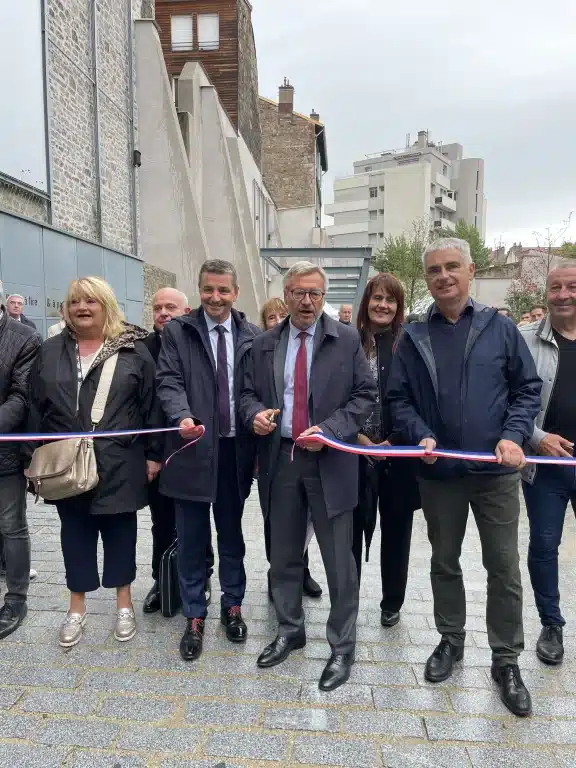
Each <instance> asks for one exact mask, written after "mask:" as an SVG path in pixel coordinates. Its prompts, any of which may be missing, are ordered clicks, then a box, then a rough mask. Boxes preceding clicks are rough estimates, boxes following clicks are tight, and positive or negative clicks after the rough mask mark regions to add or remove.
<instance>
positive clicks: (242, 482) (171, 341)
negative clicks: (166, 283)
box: [157, 260, 302, 661]
mask: <svg viewBox="0 0 576 768" xmlns="http://www.w3.org/2000/svg"><path fill="white" fill-rule="evenodd" d="M199 291H200V300H201V302H202V306H201V307H200V308H199V309H196V310H194V311H193V312H191V313H190V314H188V315H184V316H182V317H177V318H175V319H174V320H171V321H170V323H168V324H167V325H166V327H165V328H164V331H163V332H162V347H161V350H160V356H159V359H158V374H157V382H158V397H159V399H160V402H161V404H162V407H163V409H164V413H165V414H166V417H167V419H168V423H169V425H170V426H178V427H180V438H178V437H170V438H168V441H167V442H168V451H169V452H173V451H176V450H178V449H179V448H184V446H185V445H186V444H187V442H189V441H190V440H194V439H195V438H198V437H200V435H201V429H200V425H203V426H204V428H205V430H206V432H205V434H204V437H203V438H202V439H201V440H200V441H199V442H198V443H196V444H195V445H193V446H191V447H188V448H186V449H185V450H183V451H181V452H180V453H179V454H178V455H176V456H174V458H173V459H172V460H171V461H170V463H169V464H168V466H166V467H164V469H163V470H162V473H161V477H160V491H161V493H163V494H165V495H166V496H170V497H171V498H173V499H174V500H175V509H176V530H177V532H178V570H179V575H180V593H181V596H182V603H183V611H184V616H185V617H186V630H185V632H184V635H183V637H182V640H181V643H180V654H181V656H182V658H183V659H184V660H185V661H193V660H194V659H197V658H198V657H199V656H200V654H201V652H202V641H203V636H204V620H205V618H206V615H207V606H206V598H205V594H204V583H205V579H206V548H207V546H208V544H209V541H210V507H211V506H212V509H213V513H214V522H215V524H216V530H217V533H218V554H219V575H220V586H221V589H222V599H221V621H222V624H224V625H225V627H226V635H227V637H228V639H229V640H230V641H231V642H244V641H245V640H246V637H247V628H246V624H245V623H244V620H243V618H242V612H241V606H242V601H243V599H244V593H245V590H246V573H245V570H244V555H245V546H244V539H243V536H242V513H243V510H244V502H245V500H246V497H247V496H248V494H249V492H250V486H251V485H252V478H253V471H254V458H255V456H254V454H255V440H254V437H253V435H252V434H251V433H249V432H248V431H247V430H245V429H244V427H243V425H242V422H241V420H240V419H239V418H238V416H237V407H238V403H239V400H240V392H241V388H242V383H243V381H244V370H245V367H246V365H247V361H248V358H249V357H250V351H251V348H252V342H253V340H254V338H255V337H256V335H257V334H259V333H260V329H259V328H257V327H256V326H255V325H252V324H251V323H248V322H247V321H246V319H245V317H244V315H243V314H241V313H240V312H237V311H236V310H235V309H233V304H234V302H235V301H236V299H237V298H238V280H237V276H236V270H235V269H234V267H233V265H232V264H230V263H228V262H226V261H217V260H216V261H207V262H205V263H204V264H203V265H202V267H201V269H200V277H199ZM300 560H302V556H301V555H300Z"/></svg>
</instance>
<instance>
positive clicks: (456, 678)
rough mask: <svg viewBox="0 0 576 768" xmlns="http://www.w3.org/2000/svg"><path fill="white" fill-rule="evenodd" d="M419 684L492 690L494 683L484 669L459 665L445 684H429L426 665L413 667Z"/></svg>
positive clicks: (434, 686) (435, 686)
mask: <svg viewBox="0 0 576 768" xmlns="http://www.w3.org/2000/svg"><path fill="white" fill-rule="evenodd" d="M413 669H414V673H415V675H416V679H417V680H418V684H419V685H422V686H424V687H426V688H430V687H432V688H439V687H440V686H442V687H444V688H492V685H493V684H492V683H491V682H490V680H489V679H488V676H487V675H486V671H487V670H484V669H480V668H478V667H468V668H462V667H461V666H460V664H457V665H456V667H455V668H454V672H453V673H452V676H451V677H449V678H448V680H445V681H444V682H443V683H429V682H427V681H426V680H425V679H424V665H422V666H418V667H413Z"/></svg>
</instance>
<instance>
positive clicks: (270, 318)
mask: <svg viewBox="0 0 576 768" xmlns="http://www.w3.org/2000/svg"><path fill="white" fill-rule="evenodd" d="M287 317H288V308H287V307H286V304H284V302H283V301H282V299H268V301H266V302H265V303H264V306H263V307H262V310H261V312H260V324H261V326H262V330H264V331H269V330H270V329H271V328H275V327H276V326H277V325H278V324H279V323H281V322H282V320H285V319H286V318H287Z"/></svg>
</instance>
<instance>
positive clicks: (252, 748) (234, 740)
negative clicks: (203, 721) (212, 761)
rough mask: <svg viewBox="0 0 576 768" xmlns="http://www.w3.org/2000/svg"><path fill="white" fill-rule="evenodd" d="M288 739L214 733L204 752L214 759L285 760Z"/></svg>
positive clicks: (258, 734) (260, 734) (247, 734)
mask: <svg viewBox="0 0 576 768" xmlns="http://www.w3.org/2000/svg"><path fill="white" fill-rule="evenodd" d="M288 743H289V741H288V737H287V736H284V735H282V736H276V735H269V734H263V733H245V732H243V731H230V730H226V731H221V732H219V733H214V734H212V735H211V736H210V738H209V739H208V742H207V743H206V745H205V746H204V752H205V753H206V754H207V755H211V756H214V757H237V758H245V759H247V760H278V761H282V760H285V759H286V757H287V756H288Z"/></svg>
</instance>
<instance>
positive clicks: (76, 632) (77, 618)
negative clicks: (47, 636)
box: [58, 612, 86, 648]
mask: <svg viewBox="0 0 576 768" xmlns="http://www.w3.org/2000/svg"><path fill="white" fill-rule="evenodd" d="M84 624H86V612H84V614H81V613H68V614H67V615H66V618H65V619H64V621H63V623H62V626H61V627H60V634H59V637H58V642H59V643H60V645H61V646H62V648H72V646H73V645H76V644H77V643H79V642H80V640H81V639H82V629H83V627H84Z"/></svg>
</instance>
